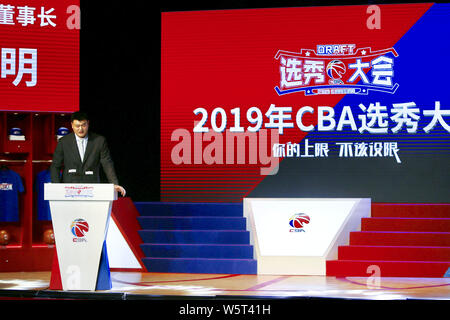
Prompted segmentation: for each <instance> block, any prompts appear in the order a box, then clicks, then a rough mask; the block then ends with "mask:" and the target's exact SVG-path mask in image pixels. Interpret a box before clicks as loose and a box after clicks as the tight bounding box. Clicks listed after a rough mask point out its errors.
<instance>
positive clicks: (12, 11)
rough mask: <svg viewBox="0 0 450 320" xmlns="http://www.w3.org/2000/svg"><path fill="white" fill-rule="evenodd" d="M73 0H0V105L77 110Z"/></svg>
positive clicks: (76, 21) (75, 10) (12, 108)
mask: <svg viewBox="0 0 450 320" xmlns="http://www.w3.org/2000/svg"><path fill="white" fill-rule="evenodd" d="M79 4H80V3H79V1H68V0H46V1H43V0H7V1H1V2H0V41H1V46H0V97H1V99H0V110H7V111H55V112H73V111H75V110H78V108H79V66H80V64H79V48H80V44H79V34H80V7H79Z"/></svg>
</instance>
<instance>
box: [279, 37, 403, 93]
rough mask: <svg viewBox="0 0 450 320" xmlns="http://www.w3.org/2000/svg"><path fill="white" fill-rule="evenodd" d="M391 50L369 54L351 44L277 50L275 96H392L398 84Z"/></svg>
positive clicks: (393, 54)
mask: <svg viewBox="0 0 450 320" xmlns="http://www.w3.org/2000/svg"><path fill="white" fill-rule="evenodd" d="M396 57H398V53H397V51H395V49H394V48H388V49H383V50H372V48H370V47H366V48H356V45H354V44H331V45H317V47H316V50H314V49H301V50H300V52H291V51H284V50H278V52H277V53H276V55H275V59H276V60H278V62H279V66H278V67H279V71H280V79H279V85H278V86H276V87H275V91H276V92H277V93H278V95H280V96H281V95H285V94H289V93H295V92H302V91H303V93H304V94H305V95H306V96H310V95H317V94H359V95H367V94H368V93H369V92H370V91H378V92H384V93H390V94H393V93H395V91H396V90H397V89H398V87H399V84H398V83H395V81H394V59H395V58H396Z"/></svg>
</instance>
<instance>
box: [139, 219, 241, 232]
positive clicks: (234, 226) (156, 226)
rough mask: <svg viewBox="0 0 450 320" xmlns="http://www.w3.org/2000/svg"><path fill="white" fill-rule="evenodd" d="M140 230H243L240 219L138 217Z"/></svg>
mask: <svg viewBox="0 0 450 320" xmlns="http://www.w3.org/2000/svg"><path fill="white" fill-rule="evenodd" d="M138 221H139V224H140V225H141V227H142V229H153V230H162V229H165V230H190V229H194V230H245V228H246V221H245V218H242V217H179V216H178V217H151V216H144V217H138Z"/></svg>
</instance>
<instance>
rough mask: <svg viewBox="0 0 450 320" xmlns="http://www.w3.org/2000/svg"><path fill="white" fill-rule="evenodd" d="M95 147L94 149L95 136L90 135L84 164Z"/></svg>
mask: <svg viewBox="0 0 450 320" xmlns="http://www.w3.org/2000/svg"><path fill="white" fill-rule="evenodd" d="M93 147H94V135H93V134H90V135H88V142H87V146H86V151H85V152H84V159H83V163H85V162H86V160H87V158H88V157H89V155H90V154H91V152H92V148H93Z"/></svg>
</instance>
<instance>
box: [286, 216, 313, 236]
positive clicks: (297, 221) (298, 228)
mask: <svg viewBox="0 0 450 320" xmlns="http://www.w3.org/2000/svg"><path fill="white" fill-rule="evenodd" d="M310 221H311V218H310V217H309V216H308V215H306V214H304V213H297V214H294V215H293V216H292V217H291V218H290V219H289V225H290V226H291V229H289V232H305V230H304V229H303V227H304V225H305V224H308V223H309V222H310Z"/></svg>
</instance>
